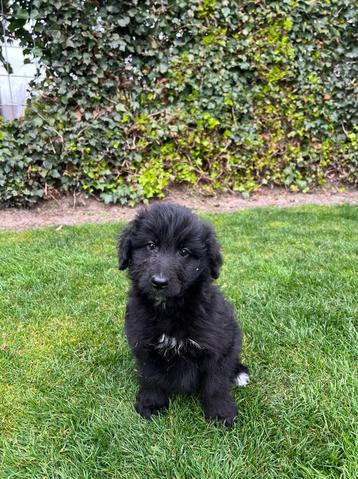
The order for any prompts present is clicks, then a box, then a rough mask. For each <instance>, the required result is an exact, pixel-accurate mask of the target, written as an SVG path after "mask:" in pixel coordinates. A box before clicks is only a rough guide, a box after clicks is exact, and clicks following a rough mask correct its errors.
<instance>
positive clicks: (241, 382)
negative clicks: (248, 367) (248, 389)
mask: <svg viewBox="0 0 358 479" xmlns="http://www.w3.org/2000/svg"><path fill="white" fill-rule="evenodd" d="M249 382H250V376H249V375H248V374H247V373H240V374H239V375H238V376H236V378H235V384H236V386H239V387H245V386H247V385H248V384H249Z"/></svg>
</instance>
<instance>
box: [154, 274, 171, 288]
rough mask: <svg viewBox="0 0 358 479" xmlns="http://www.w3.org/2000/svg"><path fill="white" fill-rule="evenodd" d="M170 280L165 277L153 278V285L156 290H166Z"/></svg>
mask: <svg viewBox="0 0 358 479" xmlns="http://www.w3.org/2000/svg"><path fill="white" fill-rule="evenodd" d="M168 283H169V281H168V279H167V278H165V277H164V276H157V275H154V276H152V285H153V287H154V288H155V289H165V288H166V287H167V286H168Z"/></svg>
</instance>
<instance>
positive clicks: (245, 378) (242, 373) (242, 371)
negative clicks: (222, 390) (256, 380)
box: [233, 361, 250, 387]
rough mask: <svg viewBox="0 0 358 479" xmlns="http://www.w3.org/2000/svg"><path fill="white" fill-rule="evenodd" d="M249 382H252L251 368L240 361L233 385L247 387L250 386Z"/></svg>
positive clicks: (236, 368)
mask: <svg viewBox="0 0 358 479" xmlns="http://www.w3.org/2000/svg"><path fill="white" fill-rule="evenodd" d="M249 382H250V374H249V368H248V367H247V366H244V365H243V364H241V363H240V362H239V361H237V364H236V366H235V371H234V377H233V383H234V384H235V385H236V386H239V387H245V386H247V385H248V384H249Z"/></svg>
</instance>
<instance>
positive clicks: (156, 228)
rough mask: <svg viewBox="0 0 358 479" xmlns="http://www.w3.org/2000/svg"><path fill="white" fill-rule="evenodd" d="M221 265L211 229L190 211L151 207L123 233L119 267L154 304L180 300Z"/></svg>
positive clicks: (165, 206) (170, 206)
mask: <svg viewBox="0 0 358 479" xmlns="http://www.w3.org/2000/svg"><path fill="white" fill-rule="evenodd" d="M221 264H222V258H221V255H220V249H219V245H218V242H217V240H216V237H215V234H214V232H213V229H212V227H211V226H210V225H208V224H206V223H204V222H202V221H200V220H199V219H198V218H197V217H196V216H195V215H194V214H193V213H192V212H191V211H190V210H188V209H186V208H183V207H180V206H177V205H172V204H154V205H153V206H151V207H150V208H147V209H145V210H144V211H142V212H141V213H139V214H138V216H137V217H136V219H135V220H134V221H133V222H132V223H130V224H129V225H128V227H127V228H126V229H125V230H124V231H123V233H122V235H121V238H120V243H119V268H120V269H125V268H127V267H128V268H129V273H130V277H131V279H132V281H133V282H134V283H135V285H136V286H137V287H138V289H139V290H140V292H141V293H142V294H144V295H146V296H147V297H148V298H150V299H152V300H153V302H154V303H161V302H165V301H166V299H168V298H175V297H179V296H182V295H183V294H184V292H185V291H186V290H187V289H188V288H190V287H191V286H193V285H194V284H195V283H197V282H199V281H203V280H204V279H205V278H208V276H212V277H213V278H217V277H218V276H219V269H220V266H221Z"/></svg>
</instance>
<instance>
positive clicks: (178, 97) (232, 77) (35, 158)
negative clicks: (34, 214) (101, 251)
mask: <svg viewBox="0 0 358 479" xmlns="http://www.w3.org/2000/svg"><path fill="white" fill-rule="evenodd" d="M7 8H8V10H7V20H8V22H9V27H8V28H9V31H10V33H11V35H12V36H13V37H16V38H18V39H20V40H21V43H22V45H23V46H24V47H25V48H26V51H27V52H28V53H30V52H31V51H32V52H33V53H34V54H36V55H37V56H38V57H39V58H40V59H41V62H42V63H43V64H45V65H46V78H45V79H44V80H42V81H41V82H40V81H38V82H37V85H36V89H37V90H38V91H40V92H42V94H41V95H37V97H36V98H32V99H31V100H30V101H29V103H28V107H27V111H26V115H25V118H23V119H22V120H19V121H16V122H12V123H6V122H3V123H2V124H1V130H0V200H1V201H2V202H3V203H5V204H31V203H34V202H35V201H37V200H38V199H39V198H43V197H46V196H49V195H50V194H51V191H53V190H61V191H74V190H75V191H76V190H81V191H86V192H88V193H91V194H97V195H99V196H100V197H101V199H103V200H104V201H106V202H112V203H116V202H119V203H122V204H124V203H128V202H129V203H136V202H138V201H140V200H141V199H144V198H150V197H152V196H162V195H163V194H164V192H165V190H166V188H167V187H168V185H169V184H172V183H182V182H184V183H187V184H190V185H191V186H192V187H193V188H200V189H201V190H203V191H206V192H207V193H209V194H210V193H212V192H214V191H217V190H230V191H239V192H246V193H248V192H250V191H253V190H255V189H257V188H259V187H260V186H261V185H285V186H286V187H287V188H289V189H290V190H292V191H296V190H302V191H308V190H309V189H310V188H311V187H312V186H315V185H323V184H324V183H325V181H327V179H331V178H334V179H336V180H338V181H341V182H344V183H347V184H357V182H358V159H357V158H358V146H357V135H358V127H357V107H358V102H357V96H356V92H355V88H356V78H357V73H358V69H357V67H358V61H357V57H358V50H357V48H356V44H357V36H356V29H355V26H356V22H357V9H356V8H355V6H354V4H353V3H352V2H351V1H350V0H326V1H311V0H280V1H271V2H256V1H252V0H251V1H249V0H244V1H242V2H240V4H238V2H234V1H232V0H222V1H216V0H202V1H199V0H197V1H195V2H193V1H189V0H175V1H174V0H167V1H163V0H161V1H152V0H145V1H141V2H139V1H137V0H124V1H123V0H122V1H121V2H117V1H114V0H109V1H107V2H98V1H94V0H85V1H83V2H72V1H67V0H66V1H65V0H59V1H58V2H51V1H49V0H31V1H30V0H20V1H18V2H9V4H8V6H7ZM29 19H31V20H32V22H33V25H34V26H33V30H32V32H31V33H29V32H28V30H27V29H26V28H25V24H26V22H27V21H28V20H29ZM34 45H35V48H34Z"/></svg>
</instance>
